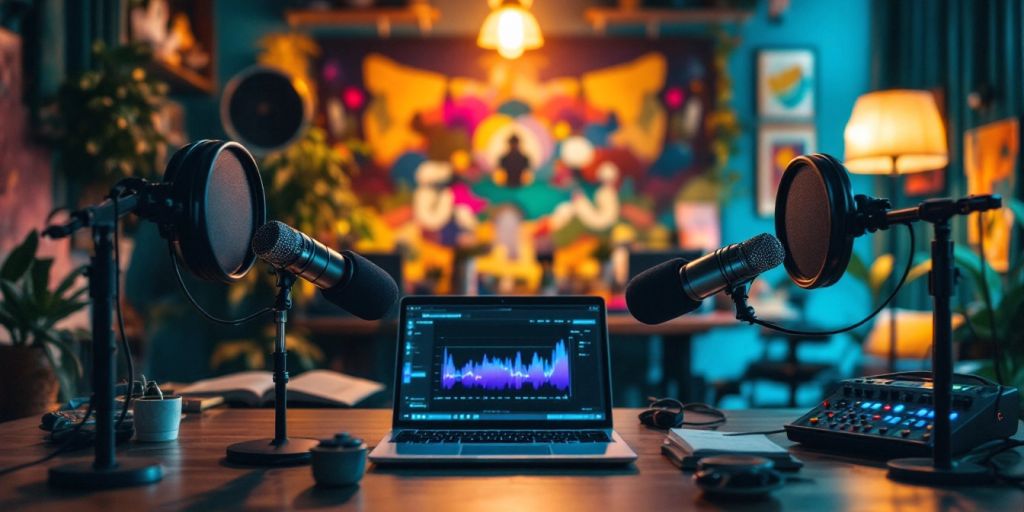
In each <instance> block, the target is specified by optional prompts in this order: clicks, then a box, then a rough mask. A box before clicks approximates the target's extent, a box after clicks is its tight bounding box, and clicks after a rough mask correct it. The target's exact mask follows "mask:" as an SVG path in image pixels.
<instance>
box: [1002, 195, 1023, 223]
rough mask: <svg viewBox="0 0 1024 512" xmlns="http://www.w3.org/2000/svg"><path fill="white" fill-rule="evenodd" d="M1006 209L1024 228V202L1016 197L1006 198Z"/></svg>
mask: <svg viewBox="0 0 1024 512" xmlns="http://www.w3.org/2000/svg"><path fill="white" fill-rule="evenodd" d="M1006 207H1007V208H1009V209H1010V211H1011V212H1013V218H1014V220H1016V221H1017V224H1018V225H1020V226H1021V227H1024V201H1021V200H1020V199H1017V198H1016V197H1008V198H1006Z"/></svg>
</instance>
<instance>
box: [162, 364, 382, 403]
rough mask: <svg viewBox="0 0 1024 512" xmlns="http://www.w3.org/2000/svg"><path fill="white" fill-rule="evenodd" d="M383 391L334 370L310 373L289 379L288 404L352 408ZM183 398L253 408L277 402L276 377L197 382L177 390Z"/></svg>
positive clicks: (254, 374) (243, 375)
mask: <svg viewBox="0 0 1024 512" xmlns="http://www.w3.org/2000/svg"><path fill="white" fill-rule="evenodd" d="M383 389H384V385H383V384H381V383H379V382H374V381H372V380H367V379H361V378H359V377H353V376H351V375H345V374H343V373H338V372H335V371H331V370H311V371H308V372H305V373H302V374H300V375H299V376H298V377H293V378H291V379H289V380H288V402H289V403H302V404H309V405H327V406H345V407H347V406H352V405H356V404H358V403H359V402H361V401H363V400H365V399H366V398H367V397H369V396H371V395H373V394H376V393H378V392H380V391H381V390H383ZM178 393H179V394H181V395H184V396H223V397H224V400H225V401H227V402H230V403H237V404H243V405H247V406H250V407H259V406H262V405H267V404H269V403H271V402H273V401H274V374H273V373H272V372H264V371H249V372H239V373H233V374H230V375H225V376H223V377H215V378H212V379H206V380H201V381H197V382H195V383H193V384H191V385H188V386H185V387H183V388H181V389H179V390H178Z"/></svg>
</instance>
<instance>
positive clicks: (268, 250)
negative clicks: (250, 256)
mask: <svg viewBox="0 0 1024 512" xmlns="http://www.w3.org/2000/svg"><path fill="white" fill-rule="evenodd" d="M301 246H302V234H301V233H299V232H298V231H296V230H294V229H292V228H291V227H290V226H288V225H287V224H285V223H283V222H280V221H276V220H272V221H270V222H268V223H266V224H264V225H262V226H260V228H259V229H257V230H256V233H255V234H254V235H253V237H252V250H253V252H255V253H256V255H257V256H259V257H260V258H263V259H264V260H266V261H267V262H268V263H270V264H271V265H274V266H284V265H287V264H288V260H289V255H292V254H295V253H297V252H298V251H299V247H301Z"/></svg>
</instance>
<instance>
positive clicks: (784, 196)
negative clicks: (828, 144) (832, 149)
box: [775, 153, 860, 288]
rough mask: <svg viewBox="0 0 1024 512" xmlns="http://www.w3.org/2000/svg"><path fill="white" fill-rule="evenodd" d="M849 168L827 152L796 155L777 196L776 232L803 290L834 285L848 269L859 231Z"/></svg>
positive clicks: (789, 269)
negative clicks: (826, 153)
mask: <svg viewBox="0 0 1024 512" xmlns="http://www.w3.org/2000/svg"><path fill="white" fill-rule="evenodd" d="M856 225H857V205H856V203H855V201H854V198H853V192H852V190H851V188H850V178H849V176H848V175H847V171H846V168H845V167H843V165H842V164H841V163H839V162H838V161H837V160H836V159H835V158H833V157H831V156H829V155H825V154H820V153H819V154H813V155H803V156H799V157H797V158H794V159H793V161H791V162H790V163H789V165H788V166H787V167H786V171H785V173H783V175H782V180H781V181H780V182H779V191H778V195H777V196H776V200H775V236H776V238H778V239H779V241H780V242H782V247H783V248H784V249H785V251H786V257H785V259H784V260H783V264H784V265H785V267H786V272H788V273H789V277H790V278H792V280H793V282H795V283H796V284H797V285H798V286H800V287H801V288H821V287H825V286H831V285H832V284H835V282H836V281H838V280H839V278H840V277H842V276H843V273H844V272H846V266H847V265H848V264H849V263H850V256H851V255H852V254H853V239H854V238H856V237H857V235H858V234H860V233H858V232H857V229H856V228H855V226H856Z"/></svg>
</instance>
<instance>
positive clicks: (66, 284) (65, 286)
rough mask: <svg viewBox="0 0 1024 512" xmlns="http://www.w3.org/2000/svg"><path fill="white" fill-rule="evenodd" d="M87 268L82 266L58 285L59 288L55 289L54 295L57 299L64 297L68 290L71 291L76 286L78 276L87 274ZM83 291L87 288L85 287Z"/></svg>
mask: <svg viewBox="0 0 1024 512" xmlns="http://www.w3.org/2000/svg"><path fill="white" fill-rule="evenodd" d="M86 268H88V267H86V266H85V265H82V266H81V267H78V268H76V269H74V270H72V271H71V272H69V273H68V275H66V276H64V279H61V281H60V283H58V284H57V287H56V288H54V289H53V294H54V295H55V296H57V297H60V296H62V295H64V293H65V292H67V291H68V290H70V289H71V287H72V286H74V284H75V280H76V279H78V276H80V275H82V274H83V273H85V269H86ZM82 289H85V288H84V287H83V288H82Z"/></svg>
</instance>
